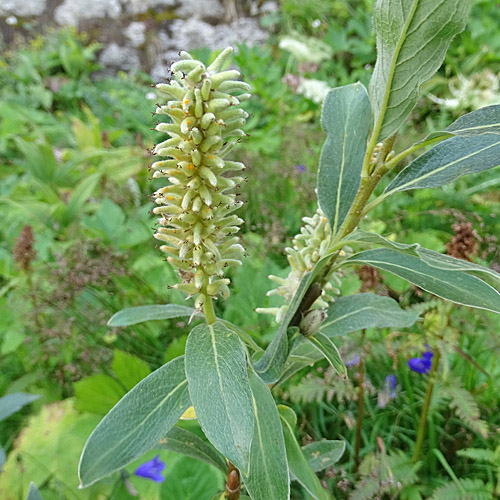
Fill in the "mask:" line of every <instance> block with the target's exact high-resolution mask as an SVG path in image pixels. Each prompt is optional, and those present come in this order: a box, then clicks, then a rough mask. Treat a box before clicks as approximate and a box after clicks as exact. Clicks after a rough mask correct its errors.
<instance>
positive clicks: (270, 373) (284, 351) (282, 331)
mask: <svg viewBox="0 0 500 500" xmlns="http://www.w3.org/2000/svg"><path fill="white" fill-rule="evenodd" d="M330 258H331V255H326V256H325V257H323V258H322V259H321V260H319V261H318V262H317V263H316V265H315V266H314V269H313V270H312V271H310V272H308V273H306V274H304V276H303V277H302V280H301V281H300V284H299V287H298V289H297V292H296V293H295V295H294V296H293V299H292V301H291V303H290V305H289V306H288V309H287V312H286V315H285V317H284V318H283V320H282V322H281V323H280V326H279V328H278V331H277V333H276V335H275V336H274V338H273V340H272V341H271V343H270V344H269V345H268V346H267V349H266V350H265V352H264V354H263V355H262V357H261V358H259V360H258V361H257V362H256V363H255V365H254V368H255V371H256V372H257V373H258V374H259V376H260V377H261V378H262V380H264V382H266V383H267V384H272V383H274V382H276V381H277V380H278V379H279V378H280V376H281V373H282V371H283V368H284V366H285V363H286V360H287V357H288V349H289V342H288V337H287V333H288V332H289V328H288V325H289V324H290V321H292V319H293V317H294V315H295V313H296V312H297V309H298V308H299V306H300V304H301V302H302V300H303V299H304V296H305V294H306V292H307V290H308V289H309V287H310V286H311V284H312V283H313V282H314V280H315V279H316V278H317V276H318V275H319V273H320V272H321V271H322V269H323V268H324V267H325V265H326V264H327V263H328V261H329V260H330Z"/></svg>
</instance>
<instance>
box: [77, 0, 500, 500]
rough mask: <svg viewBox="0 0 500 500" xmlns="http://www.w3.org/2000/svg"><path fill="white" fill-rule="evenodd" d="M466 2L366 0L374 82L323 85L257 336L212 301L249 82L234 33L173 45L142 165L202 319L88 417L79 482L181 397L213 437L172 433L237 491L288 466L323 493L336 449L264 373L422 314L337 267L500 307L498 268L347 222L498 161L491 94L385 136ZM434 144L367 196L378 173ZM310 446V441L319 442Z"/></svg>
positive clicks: (113, 460) (233, 226)
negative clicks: (305, 195)
mask: <svg viewBox="0 0 500 500" xmlns="http://www.w3.org/2000/svg"><path fill="white" fill-rule="evenodd" d="M468 3H469V2H468V0H376V2H375V5H374V16H375V23H374V26H375V31H376V35H377V47H378V60H377V64H376V66H375V70H374V74H373V77H372V80H371V83H370V98H368V93H367V90H366V88H365V87H364V86H363V84H361V83H355V84H352V85H348V86H345V87H341V88H337V89H332V90H330V91H329V92H328V95H327V97H326V99H325V101H324V104H323V110H322V125H323V128H324V130H325V132H326V133H327V139H326V141H325V143H324V146H323V150H322V154H321V160H320V169H319V174H318V201H319V206H320V209H318V211H317V212H316V213H315V214H314V215H313V216H312V217H310V218H304V219H303V220H304V223H305V224H304V226H303V227H302V229H301V232H300V234H299V235H297V236H296V237H295V238H294V239H293V242H292V246H291V247H290V248H289V249H287V253H288V260H289V263H290V272H289V274H288V276H287V277H286V278H283V279H282V278H278V277H275V276H272V277H271V279H273V280H274V281H275V282H277V283H278V285H279V286H278V288H277V289H276V290H273V291H272V292H270V294H276V295H280V296H281V297H283V299H284V304H283V306H282V307H280V308H277V309H270V310H269V309H268V310H260V312H271V313H273V314H276V319H277V321H278V322H279V326H278V328H277V331H276V333H275V335H274V337H273V339H272V341H271V342H270V344H269V345H268V346H267V347H266V349H265V350H263V349H261V348H260V346H258V345H256V343H255V342H254V341H253V340H252V342H248V337H249V335H248V334H247V333H246V332H242V330H241V328H239V327H238V326H237V325H232V324H231V323H229V322H227V321H220V320H217V318H216V317H215V314H214V312H213V308H212V307H211V305H212V302H211V301H212V298H213V297H215V296H216V295H222V296H227V295H228V294H229V292H228V288H227V285H228V284H229V280H227V279H226V278H224V268H225V267H226V266H230V265H239V264H240V258H241V256H242V253H243V248H242V247H241V246H240V245H239V243H238V239H237V237H236V236H235V234H236V233H237V232H238V230H239V225H240V224H241V222H242V220H241V219H240V218H239V217H237V216H236V215H235V214H234V211H235V210H236V209H237V208H238V207H239V206H240V203H239V202H238V201H236V197H235V194H233V193H232V190H233V188H235V187H236V186H237V185H238V184H239V183H240V182H241V181H242V180H243V179H242V177H239V176H238V175H237V174H235V176H234V177H230V176H229V175H227V174H228V173H229V174H232V173H233V172H239V171H241V170H243V168H244V166H243V165H242V164H241V163H237V162H234V161H229V160H227V159H226V155H227V154H228V153H229V151H230V150H231V148H232V147H233V145H234V144H235V142H236V140H237V139H238V138H239V137H241V136H243V135H245V134H244V132H243V131H242V130H241V128H242V126H243V124H244V121H245V118H246V117H247V115H246V113H245V112H244V111H242V110H241V109H240V108H239V107H238V106H239V104H240V102H241V101H243V100H245V99H247V98H248V97H249V94H248V90H249V86H248V85H247V84H246V83H243V82H240V81H238V80H237V78H238V77H239V76H240V75H239V73H238V72H237V71H234V70H226V71H224V70H223V65H224V62H225V60H226V58H227V57H228V56H229V54H230V53H231V49H226V50H225V51H223V52H222V53H221V54H220V55H219V57H217V58H216V59H215V61H214V62H213V63H212V64H211V65H209V66H208V67H206V66H205V65H203V64H202V63H201V62H199V61H196V60H194V59H192V58H191V56H189V55H188V54H186V53H181V56H182V57H183V60H182V61H179V62H177V63H175V64H174V65H173V66H172V71H173V79H172V80H171V82H170V83H168V84H160V85H158V86H157V88H158V90H159V91H160V92H162V93H163V94H164V95H166V96H167V99H169V100H168V102H167V103H166V104H164V105H162V106H159V107H158V109H157V113H158V114H166V115H167V116H169V117H170V119H171V122H170V123H160V124H158V125H157V130H159V131H161V132H165V133H167V134H168V135H170V138H169V139H167V140H166V141H164V142H162V143H160V144H158V145H157V146H156V147H155V149H154V153H155V154H156V155H158V156H162V157H164V158H165V159H163V160H160V161H157V162H156V163H154V164H153V166H152V169H153V170H154V177H157V178H158V177H162V178H167V179H168V182H169V184H168V185H166V186H165V187H162V188H161V189H159V190H158V191H157V192H156V193H155V202H156V203H157V205H158V206H157V207H156V208H155V209H154V212H155V214H157V215H159V216H160V220H159V223H160V227H159V228H158V230H157V232H156V234H155V237H156V238H157V239H159V240H160V241H162V242H163V243H164V245H163V246H162V247H161V249H162V250H163V251H164V252H166V253H167V254H168V261H169V262H170V263H171V264H172V265H174V266H175V267H176V268H177V269H178V270H179V272H180V275H181V277H182V279H183V283H182V284H178V285H175V287H176V288H177V289H179V290H182V291H184V292H186V293H187V294H188V295H189V296H194V297H196V301H195V307H196V308H197V309H200V308H201V307H202V306H203V308H204V311H205V319H206V320H207V321H206V323H202V324H200V325H198V326H196V327H195V328H194V329H193V330H192V331H191V333H190V334H189V337H188V341H187V345H186V354H185V361H184V358H183V357H180V358H177V359H176V360H173V361H171V362H170V363H168V364H166V365H164V366H163V367H162V368H160V369H159V370H157V371H156V372H154V373H153V374H151V375H150V376H149V377H147V378H146V379H144V380H143V381H142V382H141V383H140V384H138V385H137V386H136V387H135V388H134V389H132V391H131V392H130V393H129V394H128V395H127V396H125V397H124V398H123V399H122V400H121V401H120V402H118V403H117V405H116V406H115V407H114V408H113V409H112V410H111V411H110V413H109V414H108V415H107V416H106V417H105V418H104V419H103V421H102V422H101V423H100V424H99V426H98V427H97V429H96V430H95V431H94V433H93V434H92V436H91V437H90V438H89V441H88V442H87V445H86V447H85V449H84V452H83V454H82V458H81V462H80V475H81V478H82V482H83V484H84V485H90V484H92V483H93V482H95V481H97V480H99V479H100V478H102V477H104V476H105V475H106V474H109V473H111V472H112V471H116V470H119V469H120V468H122V467H125V466H126V465H127V464H128V463H129V462H130V461H131V460H133V459H134V458H137V456H139V455H140V454H142V453H144V452H146V451H147V450H148V449H151V448H154V447H155V446H156V447H157V446H160V445H161V443H162V442H168V439H169V438H168V436H169V434H168V433H173V434H172V435H174V436H175V435H176V431H175V430H174V431H172V428H174V429H175V427H173V426H174V425H175V422H176V421H177V419H178V418H179V417H180V416H181V414H182V413H183V412H184V410H185V409H186V408H187V407H188V406H190V405H192V406H193V408H194V412H195V414H196V415H197V418H198V420H199V423H200V425H201V428H202V430H203V431H204V433H205V436H206V437H207V439H208V441H209V443H210V444H209V443H208V442H206V443H204V444H203V448H204V450H201V451H200V450H198V451H199V453H197V452H195V451H194V450H193V443H192V442H188V443H185V442H184V441H185V436H184V437H183V436H181V438H180V439H179V436H177V437H178V439H177V440H176V441H175V447H176V449H178V450H182V449H185V453H186V454H188V455H190V456H195V457H197V458H199V459H202V460H206V459H207V456H208V457H210V458H209V459H210V460H215V462H216V463H219V459H218V457H220V455H219V453H220V454H222V455H224V457H226V458H227V459H229V460H231V462H232V464H233V465H234V466H236V467H238V468H239V470H240V473H241V481H242V492H246V493H247V494H248V495H249V496H250V498H251V499H252V500H269V499H272V500H289V498H290V485H289V480H290V478H293V479H294V480H297V481H298V482H299V483H300V484H301V485H302V487H303V488H304V489H305V490H306V491H307V492H308V494H309V495H310V496H311V497H312V498H314V499H315V500H321V499H325V500H327V499H328V498H330V496H329V494H328V493H327V492H326V491H325V489H324V488H323V486H322V484H321V482H320V481H319V479H318V477H317V476H316V474H315V470H317V463H318V460H320V461H323V460H327V461H329V463H330V459H331V463H333V462H334V461H335V460H336V459H337V458H338V456H337V455H335V456H334V457H333V458H331V457H330V458H329V457H328V456H327V454H328V453H329V452H330V451H331V448H330V447H325V449H324V450H323V451H320V455H321V454H323V455H324V456H316V455H315V456H314V457H312V458H313V459H314V460H313V461H312V462H311V460H310V457H309V458H308V456H307V453H305V452H304V450H303V449H301V447H300V446H299V444H298V442H297V440H296V437H295V432H294V428H295V426H296V423H297V418H296V415H295V414H294V412H293V411H292V410H291V409H290V408H287V407H284V406H282V405H279V406H278V407H277V408H276V406H275V403H274V401H273V399H272V393H271V391H270V389H269V387H268V385H267V384H276V383H279V382H282V381H283V380H286V379H287V378H288V377H290V376H291V375H292V374H293V373H295V372H296V371H297V370H298V369H300V368H301V367H303V366H306V365H312V364H313V363H314V362H316V361H317V360H318V359H320V358H321V357H323V358H325V359H327V360H328V361H329V363H330V364H331V365H332V366H333V367H334V369H335V371H336V372H337V373H338V374H340V375H341V376H346V370H345V366H344V362H343V360H342V358H341V355H340V353H339V352H338V350H337V348H336V346H335V344H334V340H335V339H334V337H338V336H340V335H345V334H347V333H349V332H352V331H355V330H359V329H365V328H379V327H399V328H404V327H409V326H411V325H413V323H414V322H415V321H416V319H417V316H418V314H417V312H415V311H408V310H406V311H405V310H403V309H401V307H400V305H399V304H398V303H396V302H395V301H394V300H392V299H390V298H387V297H379V296H377V295H374V294H356V295H351V296H348V297H340V298H338V299H336V300H334V299H335V298H336V296H338V295H339V294H340V292H339V287H340V279H341V277H342V273H343V268H345V267H346V266H360V265H371V266H376V267H378V268H380V269H383V270H385V271H388V272H391V273H393V274H395V275H397V276H400V277H402V278H404V279H406V280H407V281H409V282H411V283H414V284H416V285H417V286H418V287H420V288H422V289H423V290H427V291H428V292H430V293H432V294H435V295H438V296H440V297H443V298H444V299H447V300H450V301H453V302H456V303H458V304H465V305H468V306H472V307H476V308H480V309H486V310H490V311H493V312H497V313H500V293H499V292H498V291H497V290H496V286H497V285H498V282H499V277H498V275H497V273H495V272H493V271H491V270H488V269H485V268H483V267H481V266H479V265H477V264H475V263H469V262H467V263H465V262H464V261H459V260H457V259H454V258H452V257H448V256H443V255H441V254H437V253H436V252H432V251H430V250H427V249H424V248H422V247H420V245H418V244H413V245H404V244H401V243H397V242H393V241H390V240H388V239H386V238H383V237H382V236H380V235H376V234H373V233H367V232H363V231H360V230H358V229H357V227H358V225H359V223H360V222H361V221H362V219H363V217H364V216H365V215H366V213H368V212H369V211H370V210H371V209H372V208H373V207H374V206H376V205H377V204H378V203H380V202H381V201H382V200H384V199H385V198H386V197H388V196H390V195H392V194H396V193H397V192H399V191H402V190H406V189H418V188H423V187H437V186H442V185H443V184H445V183H447V182H451V181H453V180H454V179H456V178H458V177H460V176H461V175H465V174H466V173H472V172H477V171H480V170H483V169H485V168H491V167H493V166H495V165H498V164H500V142H499V141H500V139H499V138H500V135H499V133H498V130H499V129H500V106H491V107H489V108H486V109H484V110H478V111H476V112H474V113H471V114H469V115H465V116H464V117H462V118H460V119H459V120H457V121H456V122H455V123H454V124H452V125H450V127H448V128H447V129H445V130H443V131H437V132H434V133H433V134H431V135H430V136H428V137H427V138H425V139H424V140H422V141H420V142H418V143H416V144H415V145H413V146H411V147H410V148H408V149H407V150H405V151H402V152H400V153H395V152H394V151H393V146H394V139H395V136H394V135H393V134H394V133H395V132H396V131H397V130H398V129H399V127H400V125H401V124H402V122H403V120H404V119H405V117H406V116H407V114H408V113H409V112H410V111H411V109H412V108H413V106H414V105H415V103H416V99H417V97H418V92H419V88H420V86H421V84H422V83H423V82H424V81H425V80H426V79H428V78H429V77H430V76H432V74H433V73H434V71H435V70H436V69H437V68H438V66H439V65H440V64H441V61H442V60H443V58H444V55H445V52H446V47H447V46H448V44H449V42H450V40H451V39H452V37H453V36H454V35H455V34H456V33H457V32H459V31H460V30H461V29H462V28H463V25H464V22H465V13H466V11H467V7H468ZM263 71H265V68H264V69H263ZM234 94H237V97H235V95H234ZM381 141H382V142H381ZM436 143H437V144H436ZM431 145H433V147H431V148H430V149H429V150H428V151H427V152H425V153H424V154H423V155H421V156H419V157H418V158H417V159H416V160H414V161H413V162H411V163H409V165H407V167H406V168H405V169H404V170H402V171H401V173H400V174H399V176H397V177H396V178H395V179H394V180H393V182H392V183H391V184H390V185H389V188H388V190H386V191H385V193H382V194H381V195H379V196H378V197H377V198H375V199H374V200H373V201H371V197H372V196H373V193H374V192H375V188H376V187H377V185H378V183H379V182H380V180H381V178H382V177H383V176H384V175H386V174H387V173H389V172H390V171H391V170H392V169H393V168H394V167H396V165H398V164H399V163H400V162H401V160H403V159H404V158H406V157H407V156H409V155H410V154H413V153H415V152H417V151H419V150H423V149H424V148H426V147H428V146H431ZM396 146H397V143H396ZM455 146H460V147H455ZM395 149H397V148H395ZM471 152H473V153H474V154H471ZM222 174H224V175H222ZM250 285H251V284H250V283H249V286H250ZM325 308H327V311H326V312H324V309H325ZM190 311H191V309H189V308H186V307H184V308H183V309H179V308H178V306H174V305H172V306H171V307H170V306H167V305H164V304H163V305H158V306H149V307H147V308H142V309H141V308H132V309H129V310H127V311H125V312H123V313H121V314H117V315H116V316H115V317H114V318H113V319H112V321H111V324H112V325H124V324H135V323H138V322H140V321H147V320H150V319H159V318H173V317H177V316H181V315H186V314H189V313H190ZM431 348H432V346H431ZM250 351H252V352H250ZM280 420H281V422H280ZM177 434H178V433H177ZM166 439H167V441H165V440H166ZM186 439H187V438H186ZM207 446H208V447H212V448H207ZM313 448H314V450H315V453H316V451H317V450H318V449H319V448H318V447H317V445H315V446H313ZM321 449H323V448H321ZM110 450H112V451H113V453H110ZM216 450H217V451H216ZM220 465H222V468H223V469H224V466H223V464H220ZM230 470H232V469H230ZM245 485H246V487H245ZM218 497H220V498H224V497H225V494H224V493H221V494H220V495H219V496H218ZM241 498H247V497H245V496H244V495H242V496H241Z"/></svg>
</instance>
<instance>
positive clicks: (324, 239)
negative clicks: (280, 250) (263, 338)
mask: <svg viewBox="0 0 500 500" xmlns="http://www.w3.org/2000/svg"><path fill="white" fill-rule="evenodd" d="M302 220H303V221H304V223H305V224H304V226H302V227H301V229H300V234H298V235H296V236H295V238H294V239H293V240H292V243H293V247H291V248H286V249H285V251H286V253H287V254H288V262H289V263H290V268H291V269H290V273H289V274H288V276H287V277H286V278H280V277H278V276H273V275H271V276H269V279H271V280H272V281H274V282H276V283H278V285H279V286H278V288H276V289H274V290H270V291H269V292H267V295H268V296H271V295H279V296H281V297H283V299H284V300H285V304H284V305H282V306H281V307H279V308H276V307H268V308H259V309H257V312H261V313H268V314H273V315H275V316H276V321H277V322H278V323H279V322H280V321H281V320H282V319H283V317H284V315H285V313H286V311H287V309H288V304H289V303H290V301H291V300H292V298H293V296H294V295H295V292H296V291H297V289H298V287H299V284H300V281H301V280H302V278H303V277H304V275H305V274H306V273H308V272H309V271H312V270H313V268H314V266H315V265H316V263H317V262H318V261H319V260H320V259H321V258H322V257H324V256H325V255H326V254H327V252H328V245H329V243H330V236H331V230H330V225H329V223H328V219H327V218H326V216H325V214H324V213H323V211H322V210H321V209H320V208H318V210H317V211H316V213H315V214H314V215H313V216H312V217H303V219H302ZM346 251H347V252H350V251H351V250H350V249H349V248H347V249H346ZM341 256H342V257H345V256H346V253H345V251H341ZM341 276H342V275H341V273H340V272H338V271H330V273H329V274H328V275H327V276H326V279H325V282H326V284H325V286H324V287H323V292H322V294H321V296H320V297H319V298H318V299H317V300H316V301H315V302H314V304H313V308H315V309H320V310H323V309H326V308H327V307H328V303H329V302H333V301H334V300H335V296H336V295H339V294H340V290H339V288H338V287H339V286H340V283H341V281H340V278H341Z"/></svg>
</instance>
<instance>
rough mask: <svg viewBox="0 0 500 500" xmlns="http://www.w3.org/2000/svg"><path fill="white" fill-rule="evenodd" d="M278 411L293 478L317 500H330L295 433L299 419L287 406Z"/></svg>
mask: <svg viewBox="0 0 500 500" xmlns="http://www.w3.org/2000/svg"><path fill="white" fill-rule="evenodd" d="M278 410H279V413H280V417H281V423H282V425H283V434H284V437H285V447H286V455H287V458H288V466H289V467H290V472H291V473H292V478H293V479H296V480H297V481H298V482H299V483H300V484H301V485H302V486H303V487H304V488H305V489H306V491H307V492H308V493H309V495H311V496H312V497H313V498H314V499H315V500H329V499H330V495H328V493H327V492H326V491H325V489H324V488H323V486H322V485H321V482H320V480H319V479H318V476H316V474H315V473H314V470H313V469H312V468H311V466H310V465H309V462H308V461H307V458H306V457H305V455H304V453H303V452H302V449H301V448H300V445H299V443H298V442H297V438H296V437H295V434H294V432H293V429H294V427H295V424H294V422H296V420H297V417H296V416H295V414H294V412H293V410H292V409H291V408H288V407H286V406H282V405H280V406H278Z"/></svg>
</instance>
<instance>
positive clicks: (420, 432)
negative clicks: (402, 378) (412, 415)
mask: <svg viewBox="0 0 500 500" xmlns="http://www.w3.org/2000/svg"><path fill="white" fill-rule="evenodd" d="M440 357H441V355H440V354H439V351H438V350H436V351H435V353H434V358H433V360H432V366H431V372H430V373H429V380H428V381H427V389H426V391H425V399H424V405H423V406H422V411H421V413H420V420H419V422H418V429H417V440H416V442H415V449H414V450H413V457H412V462H413V463H416V462H417V461H418V459H419V457H420V453H421V451H422V445H423V443H424V438H425V430H426V426H427V419H428V417H429V410H430V406H431V398H432V391H433V390H434V379H435V374H436V371H437V368H438V365H439V359H440Z"/></svg>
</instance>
